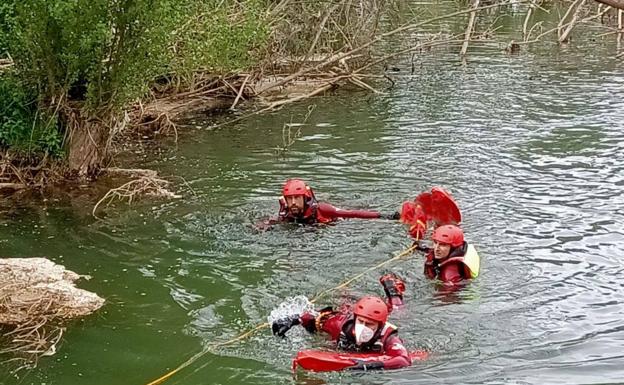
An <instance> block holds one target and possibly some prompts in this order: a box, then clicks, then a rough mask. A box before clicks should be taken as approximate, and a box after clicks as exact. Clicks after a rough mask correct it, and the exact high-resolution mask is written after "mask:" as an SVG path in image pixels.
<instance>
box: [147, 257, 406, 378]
mask: <svg viewBox="0 0 624 385" xmlns="http://www.w3.org/2000/svg"><path fill="white" fill-rule="evenodd" d="M414 250H416V246H415V245H414V246H411V247H410V248H407V249H405V250H403V251H402V252H400V253H399V254H397V255H395V256H394V257H392V258H390V259H387V260H385V261H383V262H381V263H378V264H377V265H375V266H372V267H369V268H368V269H366V270H364V271H362V272H361V273H359V274H357V275H354V276H353V277H351V278H349V279H347V280H346V281H344V282H342V283H341V284H340V285H338V286H334V287H332V288H330V289H326V290H323V291H321V292H320V293H318V294H317V295H316V296H314V298H312V300H310V302H311V303H315V302H316V301H318V300H319V299H321V298H322V297H323V296H325V295H327V294H329V293H331V292H333V291H336V290H340V289H342V288H345V287H347V286H348V285H349V284H350V283H351V282H353V281H355V280H356V279H359V278H361V277H363V276H364V275H366V274H367V273H370V272H371V271H374V270H377V269H379V268H381V267H383V266H385V265H387V264H389V263H390V262H393V261H396V260H399V259H401V258H403V257H405V256H407V255H409V254H411V253H412V252H414ZM269 326H270V325H269V323H268V322H264V323H261V324H259V325H257V326H256V327H254V328H253V329H250V330H248V331H246V332H245V333H243V334H240V335H239V336H237V337H234V338H232V339H230V340H227V341H224V342H217V343H214V344H211V345H208V346H207V347H205V348H204V349H202V351H200V352H199V353H197V354H195V355H194V356H192V357H191V358H189V359H188V360H186V361H184V362H183V363H182V364H180V365H179V366H178V367H177V368H175V369H173V370H171V371H169V372H167V373H165V374H164V375H162V376H160V377H159V378H157V379H155V380H154V381H152V382H149V383H147V384H146V385H159V384H162V383H163V382H165V381H167V380H168V379H169V378H171V377H172V376H173V375H174V374H176V373H178V372H179V371H181V370H182V369H184V368H186V367H187V366H189V365H191V364H193V363H194V362H195V361H197V360H198V359H200V358H201V357H203V356H204V355H206V354H208V353H210V352H214V350H215V349H217V348H220V347H222V346H227V345H231V344H233V343H234V342H238V341H241V340H244V339H245V338H247V337H249V336H251V335H253V334H255V333H256V332H258V331H260V330H262V329H266V328H268V327H269Z"/></svg>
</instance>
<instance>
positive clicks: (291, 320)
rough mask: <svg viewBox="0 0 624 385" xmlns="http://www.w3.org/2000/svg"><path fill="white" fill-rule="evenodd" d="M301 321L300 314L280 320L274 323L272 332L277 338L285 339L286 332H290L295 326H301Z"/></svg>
mask: <svg viewBox="0 0 624 385" xmlns="http://www.w3.org/2000/svg"><path fill="white" fill-rule="evenodd" d="M300 323H301V320H300V319H299V314H294V315H291V316H288V317H285V318H280V319H278V320H277V321H275V322H273V325H271V330H273V334H275V335H276V336H280V337H284V336H286V332H287V331H289V330H290V328H292V327H293V326H295V325H299V324H300Z"/></svg>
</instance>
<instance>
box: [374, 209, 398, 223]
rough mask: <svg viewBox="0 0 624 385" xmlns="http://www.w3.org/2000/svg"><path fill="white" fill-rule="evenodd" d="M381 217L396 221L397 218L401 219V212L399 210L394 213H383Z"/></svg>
mask: <svg viewBox="0 0 624 385" xmlns="http://www.w3.org/2000/svg"><path fill="white" fill-rule="evenodd" d="M379 218H381V219H390V220H393V221H396V220H399V219H401V214H400V213H399V212H398V211H395V212H393V213H392V214H381V215H380V216H379Z"/></svg>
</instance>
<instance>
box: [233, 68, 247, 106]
mask: <svg viewBox="0 0 624 385" xmlns="http://www.w3.org/2000/svg"><path fill="white" fill-rule="evenodd" d="M250 77H251V75H247V76H246V77H245V80H244V81H243V84H242V85H241V86H240V89H239V90H238V95H236V99H234V103H232V106H231V107H230V110H233V109H234V107H236V104H238V101H239V100H240V98H241V97H242V96H243V92H244V91H245V85H246V84H247V81H248V80H249V78H250Z"/></svg>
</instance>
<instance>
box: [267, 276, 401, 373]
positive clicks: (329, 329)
mask: <svg viewBox="0 0 624 385" xmlns="http://www.w3.org/2000/svg"><path fill="white" fill-rule="evenodd" d="M394 277H395V280H396V279H398V277H396V276H394ZM384 287H385V286H384ZM401 294H402V293H401ZM389 302H391V300H390V298H389ZM389 308H392V306H389V304H387V303H385V302H384V301H383V300H382V299H381V298H379V297H370V296H369V297H364V298H362V299H360V300H359V301H358V302H356V304H355V305H354V306H353V307H351V308H348V307H346V308H343V309H341V310H339V311H334V310H333V309H332V308H331V307H327V308H324V309H322V310H321V311H320V312H319V315H317V316H315V315H313V314H311V313H304V314H301V315H298V314H296V315H292V316H289V317H286V318H282V319H279V320H277V321H275V322H273V325H272V330H273V334H275V335H278V336H280V337H284V336H285V335H286V332H287V331H288V330H290V328H292V327H293V326H295V325H302V326H303V327H304V328H305V329H306V330H307V331H309V332H310V333H314V332H318V331H323V332H325V333H327V334H329V336H330V338H331V339H332V340H333V341H336V343H337V347H338V348H339V349H342V350H346V351H349V352H358V353H379V354H383V355H387V356H391V357H392V358H390V359H389V360H385V361H383V362H381V361H372V362H371V361H366V362H364V361H358V360H355V361H356V362H357V363H356V364H355V365H353V366H350V367H348V368H347V369H354V370H370V369H398V368H403V367H406V366H409V365H411V364H412V359H411V358H410V356H409V353H408V352H407V349H406V348H405V346H404V345H403V341H402V340H401V339H400V338H399V336H398V330H397V327H396V326H394V325H392V324H391V323H389V322H388V314H389Z"/></svg>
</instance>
